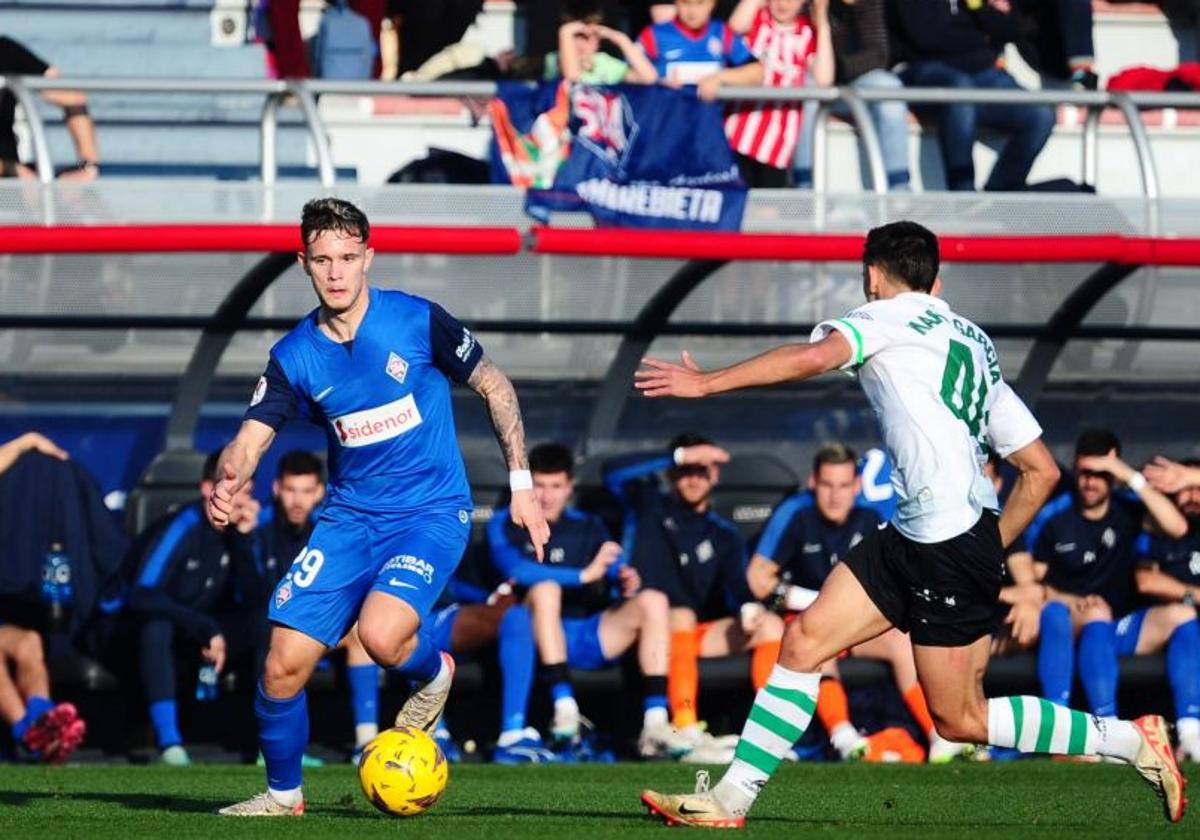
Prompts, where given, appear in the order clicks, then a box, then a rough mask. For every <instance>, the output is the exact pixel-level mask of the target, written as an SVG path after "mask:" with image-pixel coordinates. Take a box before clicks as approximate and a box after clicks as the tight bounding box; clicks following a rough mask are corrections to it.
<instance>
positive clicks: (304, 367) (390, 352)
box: [207, 198, 549, 816]
mask: <svg viewBox="0 0 1200 840" xmlns="http://www.w3.org/2000/svg"><path fill="white" fill-rule="evenodd" d="M300 234H301V239H302V242H303V250H302V251H301V252H300V253H299V254H298V255H297V256H298V259H299V262H300V265H301V267H302V268H303V269H304V271H305V273H306V274H308V276H309V278H310V279H311V280H312V284H313V289H314V291H315V292H316V293H317V297H318V299H319V300H320V306H319V307H317V309H315V310H313V312H311V313H310V314H309V315H308V316H306V317H305V318H304V319H303V320H302V321H301V322H300V323H299V324H298V325H297V326H296V327H295V328H294V329H293V330H292V331H291V332H290V333H288V334H287V335H286V336H284V337H283V338H282V339H280V341H279V342H278V343H276V344H275V346H274V347H273V348H272V349H271V357H270V361H269V362H268V364H267V369H266V372H265V373H264V374H263V376H262V378H261V379H259V381H258V386H257V388H256V389H255V391H254V396H253V398H252V399H251V401H250V407H249V409H248V410H247V412H246V416H245V420H244V421H243V423H242V426H241V429H240V430H239V432H238V434H237V437H236V438H235V439H234V440H233V442H232V443H230V444H229V446H227V447H226V448H225V450H224V452H223V453H222V455H221V461H220V465H219V467H218V470H217V475H218V476H219V480H218V482H217V485H216V488H215V490H214V492H213V494H212V496H211V498H210V500H209V502H208V505H207V514H208V517H209V519H210V520H211V521H212V523H213V524H214V525H215V526H217V527H218V528H222V527H224V526H225V525H226V524H228V522H229V516H230V513H231V511H232V510H233V498H234V496H235V494H236V493H237V492H238V490H239V489H240V488H241V487H242V486H243V485H244V484H245V483H246V482H248V481H249V480H250V479H251V477H252V476H253V475H254V470H255V468H256V467H257V465H258V462H259V460H260V459H261V457H262V455H263V453H264V452H266V450H267V448H268V447H269V446H270V445H271V441H272V440H273V439H274V437H275V432H276V430H278V429H279V428H280V427H281V426H282V425H283V424H284V423H285V422H286V421H288V420H289V419H292V418H295V417H305V418H307V419H309V420H311V421H312V422H314V423H316V424H318V425H321V426H323V427H324V429H325V435H326V438H327V441H328V447H329V489H328V494H327V500H326V504H325V508H324V510H323V511H322V512H321V514H320V517H319V518H318V520H317V523H316V527H315V528H314V530H313V533H312V536H311V537H310V539H309V542H308V545H307V547H306V548H305V549H304V551H303V552H302V553H301V554H300V555H299V556H298V557H297V558H296V559H295V561H294V562H293V564H292V568H291V570H290V571H289V572H288V573H287V574H286V575H285V576H284V578H283V579H282V580H281V581H280V582H279V584H278V586H276V588H275V592H274V594H273V596H272V597H271V602H270V612H269V617H270V620H271V622H272V625H273V626H272V630H271V642H270V650H269V651H268V653H267V660H266V664H265V665H264V667H263V676H262V682H261V683H260V684H259V686H258V692H257V695H256V698H255V705H254V709H255V714H256V716H257V718H258V727H259V743H260V747H261V749H262V754H263V758H264V759H265V762H266V767H267V790H266V792H265V793H260V794H257V795H255V796H253V797H251V798H250V799H247V800H246V801H244V802H239V803H237V804H235V805H231V806H229V807H227V808H223V809H221V811H220V813H221V814H225V815H230V816H299V815H300V814H303V813H304V796H303V792H302V789H301V771H300V767H301V756H302V755H303V751H304V747H305V745H306V743H307V741H308V707H307V702H306V698H305V694H304V686H305V684H306V683H307V682H308V678H309V676H310V675H311V674H312V671H313V669H314V668H315V667H316V665H317V662H318V661H319V660H320V659H321V657H322V656H323V655H324V654H325V652H326V651H327V650H328V649H330V648H333V647H335V646H336V645H337V644H338V642H339V641H340V640H341V638H342V637H343V636H345V634H346V632H347V631H348V630H349V629H350V627H351V626H352V625H353V624H354V622H355V621H357V622H358V635H359V638H360V640H361V641H362V644H363V646H364V647H365V648H366V650H367V653H369V654H370V656H371V658H372V659H374V660H375V661H376V662H377V663H379V665H381V666H382V667H384V668H389V669H391V670H394V671H396V672H398V673H400V674H402V675H404V676H405V677H407V678H408V679H409V680H411V681H412V682H414V683H416V684H418V685H419V686H420V688H418V690H417V691H416V692H415V693H414V694H413V695H412V696H411V697H409V699H408V701H407V702H406V703H405V704H404V706H403V708H401V710H400V713H399V714H398V715H397V716H396V725H397V726H407V727H411V728H415V729H423V730H428V729H429V728H431V727H432V726H433V724H434V722H435V721H436V720H437V718H438V716H439V715H440V714H441V711H442V708H443V707H444V706H445V703H446V697H447V696H448V695H449V692H450V684H451V680H452V678H453V675H454V660H453V659H452V658H451V657H450V655H449V654H448V653H445V652H443V651H440V650H438V648H437V647H436V646H435V645H434V643H433V641H432V639H431V637H430V636H429V635H428V633H427V632H425V630H424V629H423V628H422V622H423V619H424V618H425V616H426V615H428V614H429V611H430V609H431V607H432V606H433V604H434V602H435V601H436V600H437V598H438V596H439V595H440V594H441V591H442V588H443V587H444V586H445V585H446V582H447V581H448V580H449V579H450V577H451V575H453V573H454V570H455V568H456V567H457V566H458V563H459V560H460V559H461V557H462V553H463V549H464V548H465V547H466V545H467V539H468V536H469V534H470V529H471V524H470V523H471V516H470V510H471V496H470V492H469V488H468V485H467V477H466V472H465V469H464V467H463V462H462V455H461V454H460V452H459V450H458V445H457V442H456V439H455V431H454V416H453V412H452V409H451V402H450V381H451V380H453V381H455V382H460V383H465V384H466V385H467V386H468V387H470V388H471V389H472V390H474V391H476V392H477V393H478V394H479V395H480V396H482V397H483V399H484V401H485V402H486V404H487V409H488V413H489V415H490V416H491V420H492V425H493V427H494V429H495V432H496V436H497V438H498V440H499V442H500V446H501V449H502V450H503V452H504V458H505V461H506V462H507V464H508V468H509V470H510V477H511V481H510V484H511V487H512V504H511V506H510V508H509V512H510V516H511V517H512V520H513V522H515V523H516V524H517V525H520V526H522V527H524V528H526V529H527V530H528V531H529V538H530V542H531V543H532V545H533V546H534V549H535V551H536V554H537V557H538V559H539V560H540V559H541V557H542V546H543V545H545V543H546V540H547V538H548V537H549V529H548V528H547V527H546V523H545V520H544V519H543V517H542V514H541V509H540V507H539V506H538V504H537V502H536V501H535V500H534V497H533V492H532V487H533V482H532V477H531V475H530V473H529V465H528V460H527V458H526V454H525V433H524V427H523V424H522V421H521V413H520V408H519V406H518V404H517V395H516V392H515V391H514V389H513V386H512V383H511V382H510V381H509V379H508V377H507V376H505V375H504V373H503V372H502V371H501V370H500V369H499V368H498V367H496V365H495V364H493V363H492V362H491V360H490V359H488V357H487V356H486V355H484V352H483V349H482V347H481V346H480V345H479V343H478V341H476V339H475V337H474V336H472V335H471V333H470V332H469V331H468V330H467V329H466V328H465V327H463V326H462V324H460V323H459V322H458V321H457V320H455V319H454V318H453V317H452V316H451V315H449V314H448V313H447V312H446V311H445V310H443V309H442V308H441V307H440V306H438V305H437V304H435V303H432V302H430V301H428V300H424V299H422V298H419V297H414V296H412V295H409V294H405V293H403V292H399V291H391V290H383V289H378V288H372V287H371V286H369V285H368V283H367V272H368V271H369V269H370V267H371V260H372V258H373V257H374V253H375V252H374V250H373V249H372V248H371V247H370V245H369V236H370V225H369V223H368V221H367V217H366V216H365V215H364V214H363V212H362V211H361V210H359V209H358V208H357V207H355V206H354V205H352V204H350V203H349V202H346V201H342V200H340V199H336V198H320V199H314V200H312V201H310V202H308V204H306V205H305V206H304V210H303V212H302V215H301V221H300Z"/></svg>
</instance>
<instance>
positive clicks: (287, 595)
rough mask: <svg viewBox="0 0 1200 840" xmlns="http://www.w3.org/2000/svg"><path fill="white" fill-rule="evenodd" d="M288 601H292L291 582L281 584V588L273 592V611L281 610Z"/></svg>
mask: <svg viewBox="0 0 1200 840" xmlns="http://www.w3.org/2000/svg"><path fill="white" fill-rule="evenodd" d="M290 600H292V582H291V581H290V580H286V581H284V582H283V586H281V587H279V588H278V589H276V590H275V609H277V610H278V609H281V608H282V607H283V605H284V604H286V603H287V602H288V601H290Z"/></svg>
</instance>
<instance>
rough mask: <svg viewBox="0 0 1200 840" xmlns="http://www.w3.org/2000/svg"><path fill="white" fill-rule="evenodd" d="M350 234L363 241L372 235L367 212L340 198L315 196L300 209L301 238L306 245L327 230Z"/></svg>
mask: <svg viewBox="0 0 1200 840" xmlns="http://www.w3.org/2000/svg"><path fill="white" fill-rule="evenodd" d="M331 230H332V231H337V232H338V233H345V234H349V235H350V236H353V237H356V238H357V239H359V240H360V241H362V242H366V241H367V240H368V239H369V238H370V237H371V223H370V222H368V221H367V214H366V213H364V212H363V211H361V210H359V209H358V208H357V207H355V206H354V205H353V204H351V203H350V202H349V201H344V200H342V199H340V198H314V199H312V200H311V201H309V202H308V203H307V204H305V205H304V209H303V210H301V211H300V238H301V239H302V240H304V245H305V247H307V246H309V245H311V244H312V241H313V240H314V239H316V238H317V237H318V236H320V235H321V234H322V233H325V232H326V231H331Z"/></svg>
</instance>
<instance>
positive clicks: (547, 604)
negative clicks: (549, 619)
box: [525, 580, 562, 612]
mask: <svg viewBox="0 0 1200 840" xmlns="http://www.w3.org/2000/svg"><path fill="white" fill-rule="evenodd" d="M525 599H526V602H527V603H528V604H529V608H530V609H532V610H533V611H534V612H537V611H540V610H555V609H558V608H559V605H560V604H562V587H561V586H559V585H558V584H557V583H555V582H554V581H552V580H543V581H541V582H540V583H535V584H534V585H533V586H531V587H529V594H528V595H526V596H525Z"/></svg>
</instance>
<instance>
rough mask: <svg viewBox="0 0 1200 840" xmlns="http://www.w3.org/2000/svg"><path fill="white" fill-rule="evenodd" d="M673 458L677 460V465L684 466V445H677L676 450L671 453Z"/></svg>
mask: <svg viewBox="0 0 1200 840" xmlns="http://www.w3.org/2000/svg"><path fill="white" fill-rule="evenodd" d="M671 460H672V461H674V462H675V466H677V467H682V466H683V447H682V446H676V447H675V450H674V451H673V452H672V453H671Z"/></svg>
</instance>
